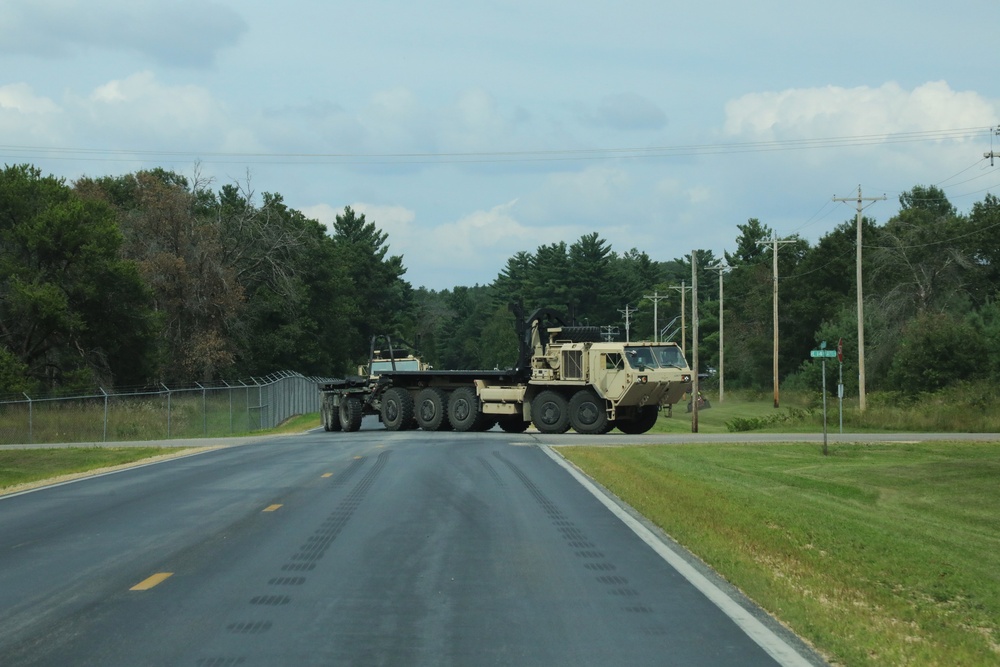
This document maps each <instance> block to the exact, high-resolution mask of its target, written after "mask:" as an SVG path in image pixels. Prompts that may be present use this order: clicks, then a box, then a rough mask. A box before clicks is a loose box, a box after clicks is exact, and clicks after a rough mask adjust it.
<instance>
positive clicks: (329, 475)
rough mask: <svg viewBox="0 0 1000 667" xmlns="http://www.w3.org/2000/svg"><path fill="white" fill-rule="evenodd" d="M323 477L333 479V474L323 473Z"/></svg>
mask: <svg viewBox="0 0 1000 667" xmlns="http://www.w3.org/2000/svg"><path fill="white" fill-rule="evenodd" d="M323 477H333V473H332V472H325V473H323Z"/></svg>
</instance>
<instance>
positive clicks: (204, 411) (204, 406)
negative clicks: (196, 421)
mask: <svg viewBox="0 0 1000 667" xmlns="http://www.w3.org/2000/svg"><path fill="white" fill-rule="evenodd" d="M195 384H196V385H198V388H199V389H201V434H202V435H203V436H205V437H206V438H207V437H208V403H207V402H206V400H205V387H203V386H202V385H201V383H200V382H195Z"/></svg>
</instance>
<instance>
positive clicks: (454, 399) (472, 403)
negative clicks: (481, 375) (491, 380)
mask: <svg viewBox="0 0 1000 667" xmlns="http://www.w3.org/2000/svg"><path fill="white" fill-rule="evenodd" d="M448 421H449V422H450V423H451V425H452V427H454V429H455V430H456V431H461V432H467V431H474V430H475V429H476V426H477V425H478V424H479V423H480V419H479V396H477V395H476V390H475V389H473V388H472V387H459V388H458V389H456V390H455V391H453V392H451V398H449V399H448Z"/></svg>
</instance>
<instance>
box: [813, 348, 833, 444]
mask: <svg viewBox="0 0 1000 667" xmlns="http://www.w3.org/2000/svg"><path fill="white" fill-rule="evenodd" d="M836 356H837V351H836V350H828V349H826V341H825V340H824V341H823V342H822V343H820V344H819V349H818V350H812V351H811V352H810V353H809V357H810V358H812V359H821V360H822V363H823V456H826V455H827V454H828V453H829V450H828V449H827V445H826V360H827V359H833V358H834V357H836Z"/></svg>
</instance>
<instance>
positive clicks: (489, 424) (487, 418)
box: [472, 414, 497, 431]
mask: <svg viewBox="0 0 1000 667" xmlns="http://www.w3.org/2000/svg"><path fill="white" fill-rule="evenodd" d="M496 425H497V419H496V417H493V416H492V415H487V414H480V415H479V419H478V420H476V426H475V428H473V429H472V430H473V431H489V430H490V429H492V428H493V427H494V426H496Z"/></svg>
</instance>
